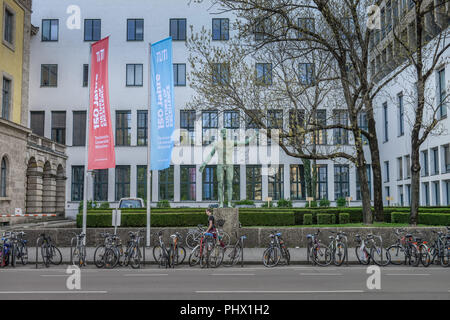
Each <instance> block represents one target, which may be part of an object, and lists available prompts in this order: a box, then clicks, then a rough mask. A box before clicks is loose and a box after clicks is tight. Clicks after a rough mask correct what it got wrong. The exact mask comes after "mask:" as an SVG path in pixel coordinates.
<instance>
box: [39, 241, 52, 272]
mask: <svg viewBox="0 0 450 320" xmlns="http://www.w3.org/2000/svg"><path fill="white" fill-rule="evenodd" d="M50 255H51V253H50V248H49V246H48V245H46V244H43V245H41V256H42V262H43V263H44V265H45V267H47V268H48V267H49V266H50Z"/></svg>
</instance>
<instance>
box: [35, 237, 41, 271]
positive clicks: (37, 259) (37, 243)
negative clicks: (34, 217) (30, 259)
mask: <svg viewBox="0 0 450 320" xmlns="http://www.w3.org/2000/svg"><path fill="white" fill-rule="evenodd" d="M40 239H41V237H38V238H37V240H36V269H37V268H38V261H39V253H38V252H39V251H38V250H39V249H38V248H39V240H40Z"/></svg>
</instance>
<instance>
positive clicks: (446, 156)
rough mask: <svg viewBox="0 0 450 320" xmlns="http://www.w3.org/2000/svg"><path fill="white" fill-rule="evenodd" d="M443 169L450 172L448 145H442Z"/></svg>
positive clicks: (449, 147) (449, 149)
mask: <svg viewBox="0 0 450 320" xmlns="http://www.w3.org/2000/svg"><path fill="white" fill-rule="evenodd" d="M444 171H445V173H448V172H450V145H446V146H444Z"/></svg>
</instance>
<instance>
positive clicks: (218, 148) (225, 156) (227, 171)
mask: <svg viewBox="0 0 450 320" xmlns="http://www.w3.org/2000/svg"><path fill="white" fill-rule="evenodd" d="M220 133H221V136H222V138H221V139H220V138H219V139H218V140H217V141H216V142H214V143H213V149H212V151H211V152H210V153H209V155H208V157H207V158H206V160H205V161H204V162H203V164H202V165H201V166H200V172H201V173H203V170H205V167H206V165H207V164H208V162H209V161H211V159H212V157H213V156H214V154H215V153H216V152H217V153H218V161H217V163H218V164H217V189H218V191H217V195H218V200H219V208H223V207H224V203H225V199H224V195H225V189H226V194H227V198H228V199H227V200H228V201H226V207H228V208H231V200H232V197H233V173H234V170H233V169H234V168H233V167H234V166H233V157H232V156H233V151H234V147H236V146H243V145H248V144H249V143H250V142H251V141H252V140H253V139H254V138H255V136H252V137H251V138H247V139H245V141H244V142H237V141H229V140H228V139H227V129H221V130H220ZM224 176H225V177H226V180H225V185H224V183H223V180H224Z"/></svg>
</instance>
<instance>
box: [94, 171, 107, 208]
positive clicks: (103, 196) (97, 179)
mask: <svg viewBox="0 0 450 320" xmlns="http://www.w3.org/2000/svg"><path fill="white" fill-rule="evenodd" d="M94 201H108V169H101V170H95V171H94Z"/></svg>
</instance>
